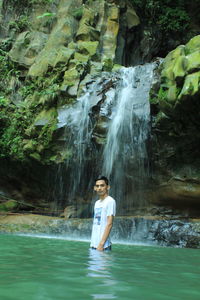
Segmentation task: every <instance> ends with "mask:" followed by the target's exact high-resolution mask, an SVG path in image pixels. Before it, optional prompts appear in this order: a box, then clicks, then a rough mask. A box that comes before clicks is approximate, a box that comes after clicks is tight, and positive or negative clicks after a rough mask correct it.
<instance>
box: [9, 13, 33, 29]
mask: <svg viewBox="0 0 200 300" xmlns="http://www.w3.org/2000/svg"><path fill="white" fill-rule="evenodd" d="M30 28H31V24H30V22H29V19H28V17H27V16H25V15H22V16H20V17H19V19H16V20H15V21H11V22H9V29H15V30H16V31H17V32H22V31H24V30H27V29H30Z"/></svg>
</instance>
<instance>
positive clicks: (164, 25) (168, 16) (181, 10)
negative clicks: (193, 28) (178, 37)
mask: <svg viewBox="0 0 200 300" xmlns="http://www.w3.org/2000/svg"><path fill="white" fill-rule="evenodd" d="M131 2H132V3H133V5H134V6H135V8H136V10H138V14H140V15H141V16H142V17H143V18H145V19H146V20H147V22H148V24H155V25H157V26H159V27H160V29H161V30H162V31H163V33H168V32H182V31H183V30H185V29H186V28H187V27H188V26H189V21H190V18H189V15H188V12H187V4H188V0H177V1H174V0H131Z"/></svg>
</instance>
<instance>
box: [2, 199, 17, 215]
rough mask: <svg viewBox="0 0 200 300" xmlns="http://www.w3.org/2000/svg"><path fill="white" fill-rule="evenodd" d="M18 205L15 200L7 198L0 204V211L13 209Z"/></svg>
mask: <svg viewBox="0 0 200 300" xmlns="http://www.w3.org/2000/svg"><path fill="white" fill-rule="evenodd" d="M18 206H19V203H18V202H17V201H16V200H8V201H6V202H4V203H1V204H0V211H5V212H8V211H13V210H15V209H17V208H18Z"/></svg>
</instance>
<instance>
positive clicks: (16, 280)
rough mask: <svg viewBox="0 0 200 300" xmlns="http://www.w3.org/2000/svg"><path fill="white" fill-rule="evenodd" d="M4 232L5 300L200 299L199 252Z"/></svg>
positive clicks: (1, 286) (0, 287)
mask: <svg viewBox="0 0 200 300" xmlns="http://www.w3.org/2000/svg"><path fill="white" fill-rule="evenodd" d="M88 247H89V243H88V242H80V241H68V240H63V239H55V238H54V239H53V238H42V237H29V236H16V235H0V299H2V300H23V299H29V300H57V299H58V300H59V299H69V300H73V299H76V300H90V299H120V300H126V299H135V300H168V299H180V300H199V299H200V284H199V278H200V264H199V261H200V251H199V250H196V249H179V248H159V247H150V246H139V245H117V244H115V245H113V250H112V252H109V253H108V252H107V253H101V252H97V251H95V250H89V249H88Z"/></svg>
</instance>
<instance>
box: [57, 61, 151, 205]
mask: <svg viewBox="0 0 200 300" xmlns="http://www.w3.org/2000/svg"><path fill="white" fill-rule="evenodd" d="M154 68H155V64H153V63H152V64H146V65H143V66H136V67H132V68H122V69H121V70H119V71H118V72H115V73H111V74H108V73H104V74H102V76H101V77H100V78H99V79H98V80H95V81H94V82H92V83H91V84H90V85H89V86H88V88H87V90H86V92H85V94H84V95H83V96H82V97H80V98H79V99H78V101H77V103H76V104H75V105H73V106H71V107H63V108H62V109H61V110H60V112H59V126H60V127H62V126H65V125H66V127H67V129H66V132H67V133H66V141H67V147H68V148H70V149H71V157H70V159H69V160H68V162H67V168H66V169H68V170H70V176H69V180H68V182H67V185H68V191H67V194H68V195H67V198H68V203H70V201H74V199H76V198H78V197H84V195H85V194H86V193H87V191H88V190H89V189H91V188H92V184H93V180H94V178H95V177H96V176H97V175H98V174H104V175H106V176H108V177H109V178H110V180H111V186H112V190H111V193H112V195H113V196H114V197H115V198H116V200H117V201H118V203H121V205H120V207H121V209H122V210H123V209H124V211H125V210H126V211H127V210H130V207H132V206H138V205H139V204H141V202H142V201H143V193H142V190H143V188H144V183H145V180H146V178H147V177H148V175H149V168H148V153H147V152H148V151H147V142H148V139H149V121H150V117H149V116H150V113H149V101H148V98H149V90H150V85H151V82H152V78H153V70H154ZM102 119H104V122H105V123H106V126H105V133H104V139H101V142H100V143H98V142H97V139H96V138H95V137H97V136H98V135H99V133H97V132H96V127H98V122H99V120H102ZM105 120H106V121H105ZM102 141H103V142H102Z"/></svg>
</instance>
